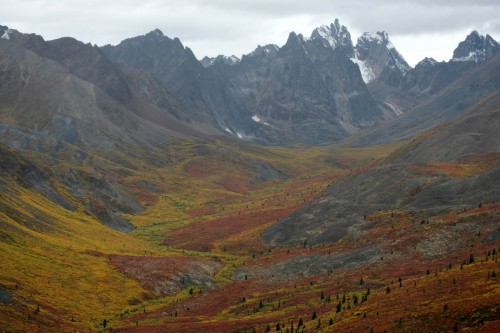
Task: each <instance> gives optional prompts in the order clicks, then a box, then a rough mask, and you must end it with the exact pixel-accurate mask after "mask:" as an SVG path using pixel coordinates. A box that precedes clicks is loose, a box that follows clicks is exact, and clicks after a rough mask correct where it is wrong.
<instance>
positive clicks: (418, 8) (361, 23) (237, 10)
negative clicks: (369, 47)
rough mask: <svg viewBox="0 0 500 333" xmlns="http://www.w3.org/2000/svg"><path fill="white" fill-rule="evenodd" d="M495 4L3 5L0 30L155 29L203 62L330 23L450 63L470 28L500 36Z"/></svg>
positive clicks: (126, 1) (411, 0)
mask: <svg viewBox="0 0 500 333" xmlns="http://www.w3.org/2000/svg"><path fill="white" fill-rule="evenodd" d="M499 9H500V3H499V2H498V1H497V0H482V1H481V0H479V1H470V0H453V1H449V0H444V1H442V0H440V1H435V0H418V1H417V0H400V1H397V2H395V1H393V0H391V1H389V0H379V1H376V2H375V1H368V0H358V1H353V0H350V1H331V0H309V1H289V0H273V1H269V0H253V1H235V0H182V1H181V0H169V1H159V0H122V1H106V0H100V1H98V0H85V1H83V0H66V1H50V0H20V1H12V2H10V3H9V4H5V5H4V6H2V10H1V12H0V24H3V25H8V26H9V27H11V28H14V29H17V30H20V31H22V32H34V33H37V34H40V35H42V36H43V37H44V38H45V39H54V38H59V37H62V36H73V37H75V38H77V39H80V40H82V41H84V42H91V43H95V44H98V45H104V44H108V43H111V44H116V43H119V42H120V41H121V40H123V39H125V38H128V37H133V36H137V35H141V34H144V33H146V32H148V31H151V30H153V29H155V28H160V29H161V30H162V31H163V32H164V33H165V34H166V35H167V36H170V37H179V38H180V39H181V41H182V42H183V43H184V44H185V45H187V46H189V47H190V48H191V49H193V51H194V52H195V54H196V55H197V56H198V57H199V58H201V57H203V56H204V55H210V56H215V55H217V54H220V53H222V54H235V55H237V56H240V55H241V54H242V53H247V52H249V51H251V50H253V49H254V48H255V47H256V46H257V44H267V43H276V44H278V45H282V44H283V43H284V42H285V41H286V38H287V36H288V33H289V32H290V31H295V32H297V33H303V34H304V35H306V36H308V35H309V34H310V33H311V31H312V30H313V29H314V28H315V27H317V26H319V25H322V24H328V23H330V22H332V21H333V20H334V19H335V18H337V17H338V18H339V19H340V20H341V23H342V24H344V25H346V26H347V27H348V28H349V30H350V31H351V34H352V36H353V39H356V38H357V37H358V35H360V34H361V33H362V32H365V31H378V30H385V31H387V32H388V33H389V35H390V36H391V38H392V39H393V42H394V44H395V45H396V47H397V48H398V49H399V50H400V52H401V53H402V54H403V55H404V56H405V57H406V58H407V60H408V61H409V62H410V63H411V64H414V63H415V62H416V61H418V60H420V59H421V58H422V57H423V56H424V55H425V56H433V57H435V58H437V59H438V60H443V59H445V60H447V59H448V58H449V57H450V56H451V53H452V52H453V48H454V47H455V46H456V45H457V43H458V42H459V41H460V40H463V39H464V37H465V36H466V34H468V33H469V32H470V31H471V30H474V29H475V30H478V31H479V32H481V33H490V34H491V35H492V36H493V37H494V38H496V37H498V35H499V33H500V16H499V15H498V12H500V11H499Z"/></svg>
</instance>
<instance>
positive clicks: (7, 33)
mask: <svg viewBox="0 0 500 333" xmlns="http://www.w3.org/2000/svg"><path fill="white" fill-rule="evenodd" d="M9 32H10V29H7V30H5V32H4V33H3V35H2V37H0V38H2V39H7V40H9V39H10V36H9Z"/></svg>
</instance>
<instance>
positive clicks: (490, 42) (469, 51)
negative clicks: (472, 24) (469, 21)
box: [452, 30, 500, 62]
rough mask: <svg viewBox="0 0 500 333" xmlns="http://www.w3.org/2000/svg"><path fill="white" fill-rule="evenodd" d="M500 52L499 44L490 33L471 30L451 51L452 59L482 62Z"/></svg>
mask: <svg viewBox="0 0 500 333" xmlns="http://www.w3.org/2000/svg"><path fill="white" fill-rule="evenodd" d="M498 52H500V44H498V42H497V41H496V40H495V39H494V38H493V37H491V36H490V35H486V36H484V35H481V34H480V33H479V32H477V31H476V30H473V31H472V32H471V33H470V34H469V35H468V36H467V37H466V38H465V40H464V41H462V42H460V43H459V44H458V46H457V48H456V49H455V50H454V51H453V58H452V61H474V62H482V61H485V60H488V59H491V58H492V57H493V56H494V55H495V54H497V53H498Z"/></svg>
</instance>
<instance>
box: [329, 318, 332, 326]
mask: <svg viewBox="0 0 500 333" xmlns="http://www.w3.org/2000/svg"><path fill="white" fill-rule="evenodd" d="M332 325H333V318H330V320H329V321H328V326H332Z"/></svg>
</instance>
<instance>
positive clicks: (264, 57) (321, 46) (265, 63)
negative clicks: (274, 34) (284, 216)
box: [209, 20, 386, 144]
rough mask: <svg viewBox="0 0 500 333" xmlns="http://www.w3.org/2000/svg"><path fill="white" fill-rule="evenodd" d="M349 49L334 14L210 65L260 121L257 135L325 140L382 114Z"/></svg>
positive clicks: (347, 37) (368, 123) (383, 116)
mask: <svg viewBox="0 0 500 333" xmlns="http://www.w3.org/2000/svg"><path fill="white" fill-rule="evenodd" d="M353 52H354V48H353V45H352V41H351V36H350V34H349V32H348V30H347V28H346V27H345V26H341V25H340V24H339V22H338V20H336V21H335V23H334V24H331V25H330V26H322V27H320V28H317V29H315V30H314V31H313V32H312V34H311V37H310V38H304V37H303V36H302V35H300V34H299V35H297V34H296V33H294V32H292V33H290V35H289V37H288V40H287V42H286V44H285V45H283V46H282V47H281V48H278V47H277V46H275V45H267V46H264V47H260V46H259V47H258V48H257V49H256V50H255V51H254V52H252V53H250V54H249V55H246V56H243V58H242V60H241V61H240V62H238V63H236V64H232V65H224V64H223V63H221V62H219V63H218V64H214V65H212V66H210V67H209V70H211V71H214V72H216V73H218V74H219V75H222V76H223V77H224V79H225V80H226V81H228V82H229V86H230V89H231V91H232V92H233V94H234V96H236V97H237V99H238V100H239V101H241V103H243V104H245V105H246V106H247V108H248V109H250V110H251V112H252V119H253V120H254V121H255V122H258V123H259V124H260V125H263V126H261V127H260V128H259V132H258V135H259V136H262V137H264V138H265V139H266V140H268V141H271V142H276V141H275V140H278V143H286V142H289V143H290V141H292V142H297V143H307V144H317V143H328V142H335V141H339V140H341V139H342V138H345V137H346V136H348V135H349V134H351V133H354V132H356V131H358V130H359V129H361V128H367V127H371V126H374V125H375V124H377V123H379V122H381V121H383V120H384V119H386V114H384V112H383V111H382V110H381V109H380V108H379V107H378V106H377V104H376V102H375V101H374V100H373V98H372V97H371V95H370V93H369V92H368V90H367V89H366V85H365V83H364V82H363V80H362V77H361V74H360V71H359V68H358V67H357V66H356V65H355V64H354V63H352V61H351V60H350V58H351V57H352V55H353ZM277 133H281V134H279V136H277Z"/></svg>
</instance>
